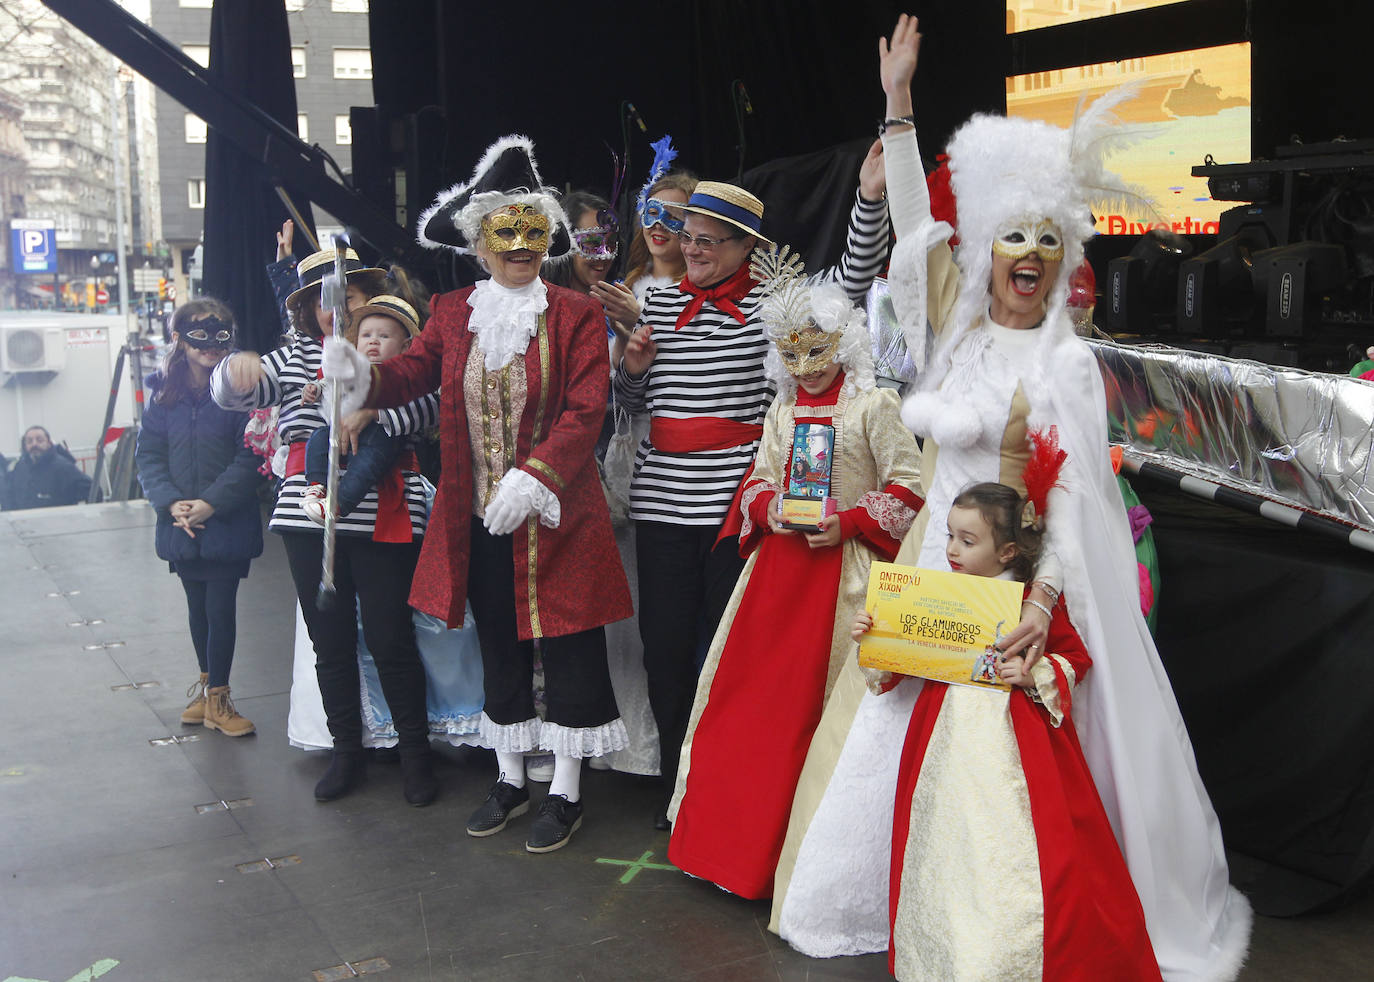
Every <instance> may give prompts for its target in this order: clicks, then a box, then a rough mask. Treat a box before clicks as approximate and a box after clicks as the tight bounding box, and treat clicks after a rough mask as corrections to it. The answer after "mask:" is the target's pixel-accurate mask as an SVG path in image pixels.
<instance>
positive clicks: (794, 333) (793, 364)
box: [773, 327, 840, 378]
mask: <svg viewBox="0 0 1374 982" xmlns="http://www.w3.org/2000/svg"><path fill="white" fill-rule="evenodd" d="M773 343H774V344H776V345H777V346H778V354H779V355H781V356H782V365H783V367H784V368H786V369H787V371H788V372H790V373H791V374H792V375H795V376H796V377H797V378H801V377H803V376H805V375H814V374H815V373H816V372H819V371H822V370H824V369H825V368H827V367H829V365H830V363H831V362H833V361H834V360H835V352H836V351H838V350H839V348H840V332H839V331H836V332H835V333H834V334H827V333H826V332H825V331H822V330H821V329H820V328H818V327H807V328H802V329H800V330H799V329H797V328H793V329H792V330H790V331H788V332H787V333H786V334H785V335H783V336H782V337H780V338H774V339H773Z"/></svg>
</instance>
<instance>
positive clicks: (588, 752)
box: [481, 713, 630, 757]
mask: <svg viewBox="0 0 1374 982" xmlns="http://www.w3.org/2000/svg"><path fill="white" fill-rule="evenodd" d="M481 733H482V743H483V745H485V746H488V747H491V748H492V749H493V750H495V751H497V752H498V753H506V754H522V753H527V752H529V751H531V750H546V751H549V752H551V753H554V754H558V755H560V756H563V757H604V756H606V755H607V754H609V753H614V752H615V751H617V750H624V749H625V748H626V747H628V746H629V745H630V739H629V735H628V734H627V733H626V732H625V723H624V721H622V720H621V718H620V717H619V716H617V717H616V718H615V719H613V720H611V721H610V722H609V723H602V724H601V725H600V726H562V725H561V724H558V723H546V722H544V721H543V720H541V719H539V718H538V717H537V716H536V717H534V718H532V719H527V720H524V721H523V722H520V723H496V722H493V721H492V719H491V717H490V716H488V715H487V714H486V713H483V714H482V725H481Z"/></svg>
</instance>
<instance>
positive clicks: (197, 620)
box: [135, 298, 262, 736]
mask: <svg viewBox="0 0 1374 982" xmlns="http://www.w3.org/2000/svg"><path fill="white" fill-rule="evenodd" d="M233 344H234V320H233V314H231V313H230V312H229V309H228V308H227V307H225V306H224V304H222V303H220V302H219V301H218V300H211V299H209V298H206V299H201V300H193V301H191V302H190V303H186V304H183V305H182V306H181V307H180V308H178V309H177V312H176V313H175V314H174V315H173V316H172V349H171V351H170V352H169V353H168V355H167V358H166V360H165V361H164V362H163V366H162V369H161V370H160V371H158V372H155V373H153V374H152V375H151V376H149V378H148V387H149V389H150V390H151V391H152V393H153V396H152V399H151V400H150V401H149V403H148V409H147V412H146V413H145V414H144V417H143V426H142V429H141V430H140V432H139V435H138V449H137V451H136V453H135V460H136V461H137V463H138V478H139V481H140V482H141V483H142V485H143V493H144V494H145V495H146V496H147V498H148V500H149V502H151V503H152V505H153V507H154V508H155V509H157V532H156V536H155V543H156V547H157V554H158V557H159V558H160V559H165V560H167V561H168V563H169V564H170V566H171V569H172V572H174V573H176V574H177V576H178V577H180V578H181V585H182V587H183V588H184V589H185V591H186V607H187V612H188V614H189V616H190V625H191V643H192V644H193V645H194V646H195V649H196V660H197V661H198V662H199V663H200V679H199V680H198V681H196V682H195V683H193V684H192V686H191V688H190V690H189V691H188V692H187V695H189V696H191V697H192V698H191V702H190V704H188V705H187V707H186V709H185V710H184V711H183V712H182V714H181V721H182V722H183V723H192V724H194V723H204V724H205V726H206V727H207V728H209V729H212V730H219V731H220V732H221V733H224V734H226V735H227V736H246V735H247V734H249V733H252V732H253V729H254V728H253V724H252V723H251V722H250V721H249V720H247V719H245V718H244V717H243V716H241V715H239V713H238V712H237V711H236V710H235V709H234V703H233V701H232V700H231V699H230V698H229V666H230V664H231V663H232V662H233V659H234V636H235V628H236V625H235V619H236V618H235V597H236V594H237V593H238V588H239V580H241V579H242V578H243V577H245V576H247V575H248V565H249V561H250V560H252V559H254V558H256V557H257V556H260V555H262V519H261V515H260V514H259V511H258V496H257V487H258V484H259V483H260V482H261V480H262V475H261V474H260V473H259V472H258V462H259V461H258V457H257V455H256V454H254V453H253V451H252V450H251V449H249V448H248V447H247V446H246V445H245V444H244V440H243V428H244V425H245V424H246V423H247V421H248V414H247V413H236V412H229V411H228V410H224V409H221V408H220V407H219V406H217V405H215V402H214V400H213V399H211V398H210V371H211V370H212V369H213V368H214V367H215V366H216V365H218V364H219V363H220V362H221V361H222V360H223V359H224V357H225V356H226V355H227V354H229V352H230V350H232V348H233Z"/></svg>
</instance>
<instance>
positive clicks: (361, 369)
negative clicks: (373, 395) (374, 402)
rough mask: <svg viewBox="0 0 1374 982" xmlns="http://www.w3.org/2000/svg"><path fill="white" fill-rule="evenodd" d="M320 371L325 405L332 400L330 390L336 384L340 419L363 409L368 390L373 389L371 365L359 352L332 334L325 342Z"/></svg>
mask: <svg viewBox="0 0 1374 982" xmlns="http://www.w3.org/2000/svg"><path fill="white" fill-rule="evenodd" d="M320 368H321V370H322V371H323V372H324V400H325V401H324V405H326V406H327V405H328V404H329V400H330V399H331V398H333V397H332V395H331V389H332V388H333V386H335V385H337V386H338V387H339V415H340V416H347V415H348V414H349V413H354V412H357V411H358V410H359V409H362V408H363V404H364V403H365V402H367V393H368V390H370V389H371V388H372V363H371V362H370V361H368V360H367V358H366V357H365V356H364V355H363V353H362V352H361V351H359V350H358V349H357V348H355V347H353V345H351V344H349V343H348V342H347V341H345V340H344V339H343V338H336V337H333V336H332V335H331V336H330V337H327V338H325V339H324V355H323V357H321V359H320Z"/></svg>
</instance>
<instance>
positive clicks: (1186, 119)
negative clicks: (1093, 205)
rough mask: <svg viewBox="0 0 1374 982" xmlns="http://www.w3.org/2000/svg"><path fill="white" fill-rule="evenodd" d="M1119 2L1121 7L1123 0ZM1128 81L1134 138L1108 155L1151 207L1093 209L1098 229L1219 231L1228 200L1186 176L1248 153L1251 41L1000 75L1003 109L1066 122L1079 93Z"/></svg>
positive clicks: (1126, 109)
mask: <svg viewBox="0 0 1374 982" xmlns="http://www.w3.org/2000/svg"><path fill="white" fill-rule="evenodd" d="M1138 5H1139V6H1149V5H1150V4H1148V3H1140V4H1138ZM1077 6H1079V7H1087V6H1089V5H1088V4H1085V3H1079V4H1078V5H1077ZM1102 6H1105V5H1102ZM1121 6H1123V7H1124V6H1126V4H1125V3H1124V0H1123V2H1122V3H1121ZM1010 7H1011V4H1010V3H1009V4H1008V9H1010ZM1127 82H1138V83H1139V84H1140V86H1141V92H1140V95H1139V96H1138V97H1137V98H1135V99H1134V100H1132V101H1130V102H1128V103H1126V104H1124V105H1123V106H1122V107H1121V108H1120V109H1119V110H1118V115H1119V116H1120V117H1121V119H1122V121H1123V123H1124V124H1125V125H1126V126H1128V127H1130V128H1131V129H1132V130H1133V131H1134V136H1135V137H1136V142H1135V144H1134V145H1133V146H1131V147H1130V148H1129V149H1127V150H1124V151H1122V152H1120V153H1118V154H1117V155H1116V156H1114V157H1112V158H1110V160H1109V161H1108V163H1109V166H1110V167H1111V168H1112V169H1113V170H1116V171H1117V172H1118V173H1120V174H1121V175H1122V176H1123V177H1125V178H1126V180H1128V181H1130V182H1132V183H1134V184H1138V185H1141V186H1142V187H1143V188H1145V189H1146V190H1147V191H1148V192H1149V194H1150V196H1151V198H1152V199H1153V203H1154V208H1153V209H1149V208H1144V207H1140V208H1130V209H1126V210H1125V211H1124V212H1123V213H1118V214H1108V215H1100V216H1098V220H1097V230H1098V231H1099V232H1105V233H1107V234H1109V235H1136V234H1139V233H1141V232H1143V231H1145V230H1146V229H1147V228H1150V227H1152V226H1158V225H1163V226H1164V227H1165V228H1170V229H1174V230H1176V231H1178V232H1184V233H1195V232H1202V233H1214V232H1216V231H1217V219H1218V216H1219V215H1220V214H1221V212H1222V211H1224V210H1225V209H1226V208H1228V207H1230V206H1231V205H1232V204H1234V202H1225V201H1213V200H1212V199H1211V197H1210V196H1209V195H1208V194H1207V179H1206V178H1203V177H1193V176H1192V168H1193V166H1194V165H1196V164H1201V163H1204V161H1205V160H1206V158H1207V156H1208V155H1209V154H1210V155H1211V157H1212V158H1213V160H1215V161H1216V162H1217V163H1219V164H1227V163H1238V162H1243V161H1248V160H1249V159H1250V45H1249V44H1248V43H1242V44H1228V45H1223V46H1221V47H1216V48H1198V49H1195V50H1192V51H1179V52H1174V53H1171V54H1164V55H1151V56H1149V57H1145V58H1131V59H1128V60H1125V61H1118V62H1105V63H1102V64H1096V65H1083V66H1081V67H1077V68H1065V69H1057V70H1055V71H1049V72H1035V73H1032V74H1029V75H1016V76H1012V77H1009V78H1008V79H1007V114H1008V115H1010V116H1023V117H1026V118H1029V119H1042V120H1045V121H1046V122H1050V123H1054V124H1056V125H1058V126H1068V125H1070V124H1071V123H1072V122H1073V116H1074V111H1075V109H1076V107H1077V106H1078V103H1079V99H1080V98H1081V97H1083V96H1084V95H1085V94H1086V97H1087V99H1088V101H1089V102H1091V100H1092V99H1094V98H1096V97H1098V96H1100V95H1102V94H1103V93H1105V92H1109V91H1111V90H1112V89H1114V88H1116V87H1117V86H1119V85H1123V84H1125V83H1127Z"/></svg>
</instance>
